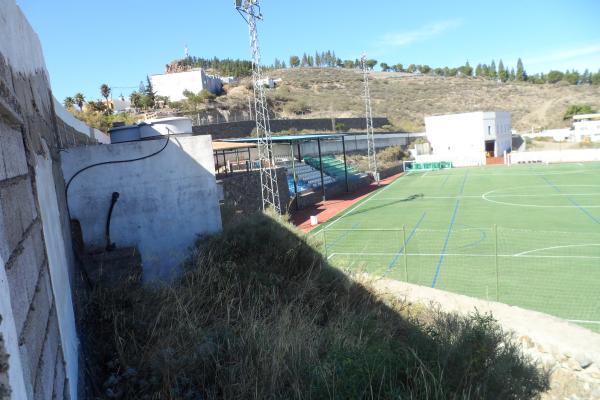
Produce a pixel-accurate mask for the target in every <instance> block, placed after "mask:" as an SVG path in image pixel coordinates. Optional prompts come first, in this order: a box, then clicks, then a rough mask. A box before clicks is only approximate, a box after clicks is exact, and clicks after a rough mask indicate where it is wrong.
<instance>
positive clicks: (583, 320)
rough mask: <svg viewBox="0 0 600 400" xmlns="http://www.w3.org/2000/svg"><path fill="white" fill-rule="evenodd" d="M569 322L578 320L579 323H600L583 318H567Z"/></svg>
mask: <svg viewBox="0 0 600 400" xmlns="http://www.w3.org/2000/svg"><path fill="white" fill-rule="evenodd" d="M567 321H569V322H579V323H580V324H597V325H600V321H588V320H585V319H568V320H567Z"/></svg>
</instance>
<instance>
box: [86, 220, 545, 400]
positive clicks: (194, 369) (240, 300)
mask: <svg viewBox="0 0 600 400" xmlns="http://www.w3.org/2000/svg"><path fill="white" fill-rule="evenodd" d="M200 242H201V244H200V245H199V248H198V249H199V251H197V253H196V254H195V255H194V256H193V257H192V259H191V260H190V262H189V265H188V266H187V272H186V274H185V275H184V276H183V277H182V278H181V279H179V280H178V281H176V282H174V283H173V284H172V285H170V286H160V287H144V288H140V287H135V286H132V285H127V284H124V285H123V286H122V287H119V288H116V289H97V290H95V291H94V293H93V294H92V296H91V297H90V299H89V303H88V313H87V318H86V320H85V321H84V326H85V329H86V331H87V332H88V333H92V335H89V336H90V340H89V343H88V348H91V349H93V352H91V354H89V358H90V359H91V360H93V361H94V362H95V364H94V365H95V366H96V367H95V368H92V376H94V378H95V382H96V384H95V388H96V394H95V396H96V397H97V398H112V399H214V398H227V399H280V398H286V399H291V398H294V399H360V398H369V399H375V398H377V399H392V398H393V399H399V398H403V399H404V398H406V399H459V398H461V399H462V398H473V399H475V398H490V399H492V398H493V399H526V398H533V397H534V396H536V395H537V394H538V393H540V392H541V391H543V390H545V389H546V388H547V385H548V382H547V377H546V375H545V374H544V373H542V372H540V371H538V370H536V368H535V367H534V366H533V364H532V363H531V362H530V361H529V360H528V359H526V358H524V357H523V355H522V354H521V352H520V349H519V348H518V347H517V346H516V345H514V344H513V342H512V341H511V339H510V335H508V334H506V333H504V332H502V330H501V329H500V328H499V326H498V325H497V324H496V323H495V322H494V321H493V319H492V318H491V317H490V316H486V315H478V314H475V315H472V316H469V317H459V316H456V315H449V314H444V313H441V312H438V311H435V310H430V309H427V308H410V307H408V306H407V305H406V304H404V303H403V302H401V301H398V300H397V299H386V298H381V297H378V296H377V295H375V294H373V292H372V291H371V290H370V289H369V286H368V283H365V282H362V283H361V282H357V281H355V280H352V279H349V278H348V277H347V276H345V275H344V274H342V273H341V272H339V271H337V270H334V269H332V268H330V267H328V266H327V265H326V263H325V261H324V260H323V258H322V257H321V255H320V254H319V253H318V252H316V251H315V250H314V247H313V244H312V243H310V242H308V241H307V240H306V238H303V237H300V236H298V233H297V232H296V231H295V229H294V228H293V227H291V226H290V225H288V224H285V223H281V222H279V221H275V220H274V219H273V218H271V217H269V216H265V215H256V216H254V217H252V218H249V219H247V220H245V221H243V222H242V223H240V224H238V225H236V226H233V227H231V228H229V229H227V230H226V231H224V232H223V233H222V234H221V235H218V236H215V237H212V238H204V239H202V240H201V241H200Z"/></svg>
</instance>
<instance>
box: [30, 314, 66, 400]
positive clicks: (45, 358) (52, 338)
mask: <svg viewBox="0 0 600 400" xmlns="http://www.w3.org/2000/svg"><path fill="white" fill-rule="evenodd" d="M49 318H50V319H49V321H48V329H47V330H46V338H45V339H44V346H43V348H42V354H41V357H40V359H39V364H38V366H37V373H36V379H35V385H34V387H33V398H34V399H36V400H47V399H50V398H51V397H52V392H53V387H54V378H55V368H56V358H57V355H58V354H59V353H60V347H59V332H58V320H57V318H56V310H55V309H54V307H53V308H52V309H51V310H50V316H49ZM61 358H62V357H61Z"/></svg>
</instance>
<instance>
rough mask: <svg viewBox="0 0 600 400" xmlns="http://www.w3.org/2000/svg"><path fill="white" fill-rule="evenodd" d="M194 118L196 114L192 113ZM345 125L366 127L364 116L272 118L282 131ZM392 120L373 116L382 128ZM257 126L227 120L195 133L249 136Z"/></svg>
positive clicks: (197, 128) (274, 129)
mask: <svg viewBox="0 0 600 400" xmlns="http://www.w3.org/2000/svg"><path fill="white" fill-rule="evenodd" d="M190 118H192V120H194V116H193V115H190ZM338 123H341V124H343V125H344V128H343V130H347V129H366V122H365V119H364V118H298V119H271V121H270V124H271V131H272V132H281V131H289V130H294V129H295V130H299V131H300V130H304V129H308V130H317V131H331V130H336V129H335V128H336V124H338ZM389 123H390V121H389V120H388V119H387V118H384V117H375V118H373V127H375V128H380V127H382V126H384V125H389ZM254 128H256V122H255V121H254V120H249V121H238V122H226V123H223V124H213V125H202V126H194V133H197V134H201V135H212V137H213V139H214V140H218V139H234V138H242V137H249V136H250V135H251V133H252V130H253V129H254Z"/></svg>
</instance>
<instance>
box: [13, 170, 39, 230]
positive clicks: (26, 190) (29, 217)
mask: <svg viewBox="0 0 600 400" xmlns="http://www.w3.org/2000/svg"><path fill="white" fill-rule="evenodd" d="M15 196H16V198H15V199H14V200H15V201H17V202H18V205H19V215H20V218H21V224H22V226H23V231H25V229H27V228H28V227H29V225H31V222H32V221H33V220H34V219H36V218H37V216H38V213H37V203H36V201H35V199H34V196H33V188H32V186H31V181H30V180H29V179H25V180H23V181H21V182H19V184H18V185H16V191H15Z"/></svg>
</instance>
